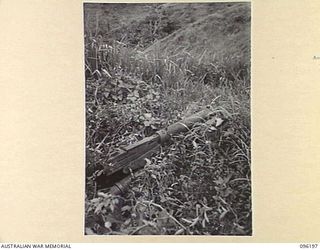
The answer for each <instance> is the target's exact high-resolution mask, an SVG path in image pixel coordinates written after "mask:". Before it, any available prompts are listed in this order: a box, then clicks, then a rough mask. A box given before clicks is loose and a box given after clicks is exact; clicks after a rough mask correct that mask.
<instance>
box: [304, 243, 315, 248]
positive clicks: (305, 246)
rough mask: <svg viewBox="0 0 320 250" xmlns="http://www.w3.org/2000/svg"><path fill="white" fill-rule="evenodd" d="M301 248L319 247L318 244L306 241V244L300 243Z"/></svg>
mask: <svg viewBox="0 0 320 250" xmlns="http://www.w3.org/2000/svg"><path fill="white" fill-rule="evenodd" d="M300 248H304V249H315V248H318V244H315V243H314V244H309V243H308V244H307V243H304V244H300Z"/></svg>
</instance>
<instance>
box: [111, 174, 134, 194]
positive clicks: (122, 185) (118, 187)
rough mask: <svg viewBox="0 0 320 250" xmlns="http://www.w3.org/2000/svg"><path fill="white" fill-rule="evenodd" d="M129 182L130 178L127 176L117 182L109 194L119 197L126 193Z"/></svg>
mask: <svg viewBox="0 0 320 250" xmlns="http://www.w3.org/2000/svg"><path fill="white" fill-rule="evenodd" d="M130 182H131V176H127V177H126V178H124V179H122V180H121V181H119V182H117V183H116V184H115V185H114V186H112V187H111V188H110V194H112V195H121V194H123V193H125V192H126V191H127V189H128V188H129V185H130Z"/></svg>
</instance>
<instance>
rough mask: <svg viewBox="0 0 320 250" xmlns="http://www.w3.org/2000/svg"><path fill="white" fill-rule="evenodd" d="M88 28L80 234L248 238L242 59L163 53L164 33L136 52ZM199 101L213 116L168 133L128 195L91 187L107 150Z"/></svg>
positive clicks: (246, 69) (212, 53) (246, 86)
mask: <svg viewBox="0 0 320 250" xmlns="http://www.w3.org/2000/svg"><path fill="white" fill-rule="evenodd" d="M210 18H211V17H210ZM179 32H184V31H183V30H180V31H179ZM88 34H89V33H87V37H86V39H85V40H86V46H85V48H86V65H87V68H88V69H90V70H91V71H90V70H87V79H86V120H87V121H86V150H87V151H86V160H87V165H86V183H87V184H86V195H87V196H86V225H85V226H86V234H170V235H171V234H176V235H181V234H186V235H250V234H251V233H252V229H251V228H252V225H251V172H250V127H251V125H250V64H249V63H248V60H247V59H246V56H242V57H239V54H240V55H242V54H241V51H242V50H241V48H240V49H239V51H238V53H228V51H227V50H223V51H222V52H221V53H219V52H218V51H216V50H212V49H210V47H201V46H200V48H201V50H199V48H197V49H190V48H189V47H190V46H187V45H181V46H180V47H179V48H178V46H174V51H173V50H172V49H170V48H169V47H168V49H166V50H164V49H162V48H163V44H165V43H167V41H168V38H166V40H164V41H162V42H163V44H162V43H161V41H160V42H155V43H154V44H153V45H152V46H149V47H148V48H147V49H146V50H144V51H142V50H141V51H140V49H138V48H137V47H136V46H134V44H124V43H122V42H119V41H115V40H114V41H113V42H112V43H111V44H110V43H109V44H108V45H107V46H105V42H104V39H102V38H101V37H97V36H91V35H88ZM91 34H92V32H91ZM171 42H175V43H176V41H175V40H174V39H173V40H171ZM239 47H241V46H239ZM234 49H236V48H234ZM92 58H94V59H92ZM205 107H207V108H209V109H211V110H212V111H213V112H214V113H215V118H216V120H211V121H210V122H208V123H205V124H201V125H200V124H199V125H198V126H195V127H194V128H193V129H192V130H191V131H189V132H188V133H186V134H183V135H177V136H175V137H174V138H173V144H171V145H170V146H168V147H163V148H162V149H161V152H159V154H157V155H154V157H152V158H150V159H148V161H147V162H148V163H147V165H146V166H145V167H144V169H142V170H140V171H139V172H138V173H137V174H135V175H134V177H133V181H132V183H131V184H130V189H129V192H128V193H126V194H125V195H124V196H112V195H110V194H108V192H107V190H105V189H104V190H98V189H97V186H96V183H95V182H94V175H95V174H97V173H98V172H99V171H100V170H101V168H102V167H103V164H104V162H106V161H107V159H108V156H109V155H110V153H111V152H112V151H113V150H116V148H118V147H119V146H121V145H128V144H131V143H133V142H136V141H138V140H140V139H142V138H144V137H145V136H149V135H151V134H153V133H154V132H155V131H157V130H159V129H161V128H165V127H166V126H168V125H170V124H172V123H174V122H176V121H178V120H180V119H181V118H183V117H187V116H189V115H191V114H193V113H195V112H197V111H199V110H201V109H203V108H205ZM219 119H222V120H223V121H224V124H223V126H222V127H221V128H220V129H219V130H218V131H216V130H214V129H213V127H214V126H215V125H216V122H217V121H218V120H219Z"/></svg>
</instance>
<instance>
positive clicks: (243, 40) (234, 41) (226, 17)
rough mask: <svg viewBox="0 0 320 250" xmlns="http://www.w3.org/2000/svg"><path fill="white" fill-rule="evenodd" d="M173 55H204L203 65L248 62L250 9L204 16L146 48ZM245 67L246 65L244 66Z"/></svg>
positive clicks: (240, 7)
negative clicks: (204, 63)
mask: <svg viewBox="0 0 320 250" xmlns="http://www.w3.org/2000/svg"><path fill="white" fill-rule="evenodd" d="M155 48H157V49H159V50H160V51H162V54H166V55H172V54H177V53H180V52H182V51H187V52H188V53H191V54H193V55H198V54H203V57H202V62H208V63H209V62H212V61H214V60H219V61H226V60H227V59H228V58H232V59H233V60H236V61H245V62H249V60H250V5H249V4H237V5H233V6H232V7H227V8H223V9H221V10H218V11H216V13H213V14H210V15H206V16H204V17H202V18H201V19H200V20H197V21H195V22H192V23H190V24H188V25H185V27H182V28H180V29H178V30H176V31H175V32H173V33H172V34H170V35H168V36H166V37H165V38H163V39H161V40H159V41H157V42H155V43H154V44H152V45H151V46H149V47H148V48H147V49H146V50H145V52H147V53H149V54H151V53H152V51H153V50H154V49H155ZM245 66H247V65H245Z"/></svg>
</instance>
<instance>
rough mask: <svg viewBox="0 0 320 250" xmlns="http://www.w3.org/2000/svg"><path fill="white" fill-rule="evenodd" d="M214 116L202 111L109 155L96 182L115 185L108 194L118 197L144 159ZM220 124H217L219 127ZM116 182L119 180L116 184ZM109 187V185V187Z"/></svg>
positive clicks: (143, 164)
mask: <svg viewBox="0 0 320 250" xmlns="http://www.w3.org/2000/svg"><path fill="white" fill-rule="evenodd" d="M213 116H214V113H213V112H211V111H210V110H209V109H205V110H202V111H200V112H198V113H196V114H194V115H192V116H189V117H188V118H185V119H183V120H181V121H179V122H176V123H174V124H172V125H170V126H168V127H167V128H165V129H162V130H160V131H158V132H156V133H155V134H154V135H152V136H149V137H146V138H144V139H143V140H141V141H138V142H136V143H133V144H131V145H129V146H126V147H123V148H119V149H118V150H117V151H115V152H113V153H112V154H111V155H110V158H109V159H108V161H107V162H106V164H105V165H104V170H103V173H102V175H100V176H99V177H98V178H97V179H96V181H97V182H100V183H101V182H105V181H106V180H108V182H109V183H110V182H111V183H113V184H114V183H115V182H116V183H115V184H114V185H113V186H112V187H111V189H110V193H111V194H114V195H119V194H121V193H123V192H125V191H126V189H127V188H128V186H129V184H130V181H131V174H132V173H133V172H134V171H136V170H137V169H141V168H143V167H144V166H145V164H146V160H145V159H146V158H149V157H151V156H152V155H154V154H155V153H156V152H158V151H159V150H160V147H161V146H165V145H169V144H170V143H171V138H172V136H173V135H176V134H179V133H184V132H187V131H189V130H190V129H191V128H192V127H193V126H194V125H195V124H197V123H205V122H207V121H209V120H210V119H211V118H212V117H213ZM220 125H221V124H219V126H220ZM117 180H120V181H118V182H117ZM109 186H110V185H109Z"/></svg>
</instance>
